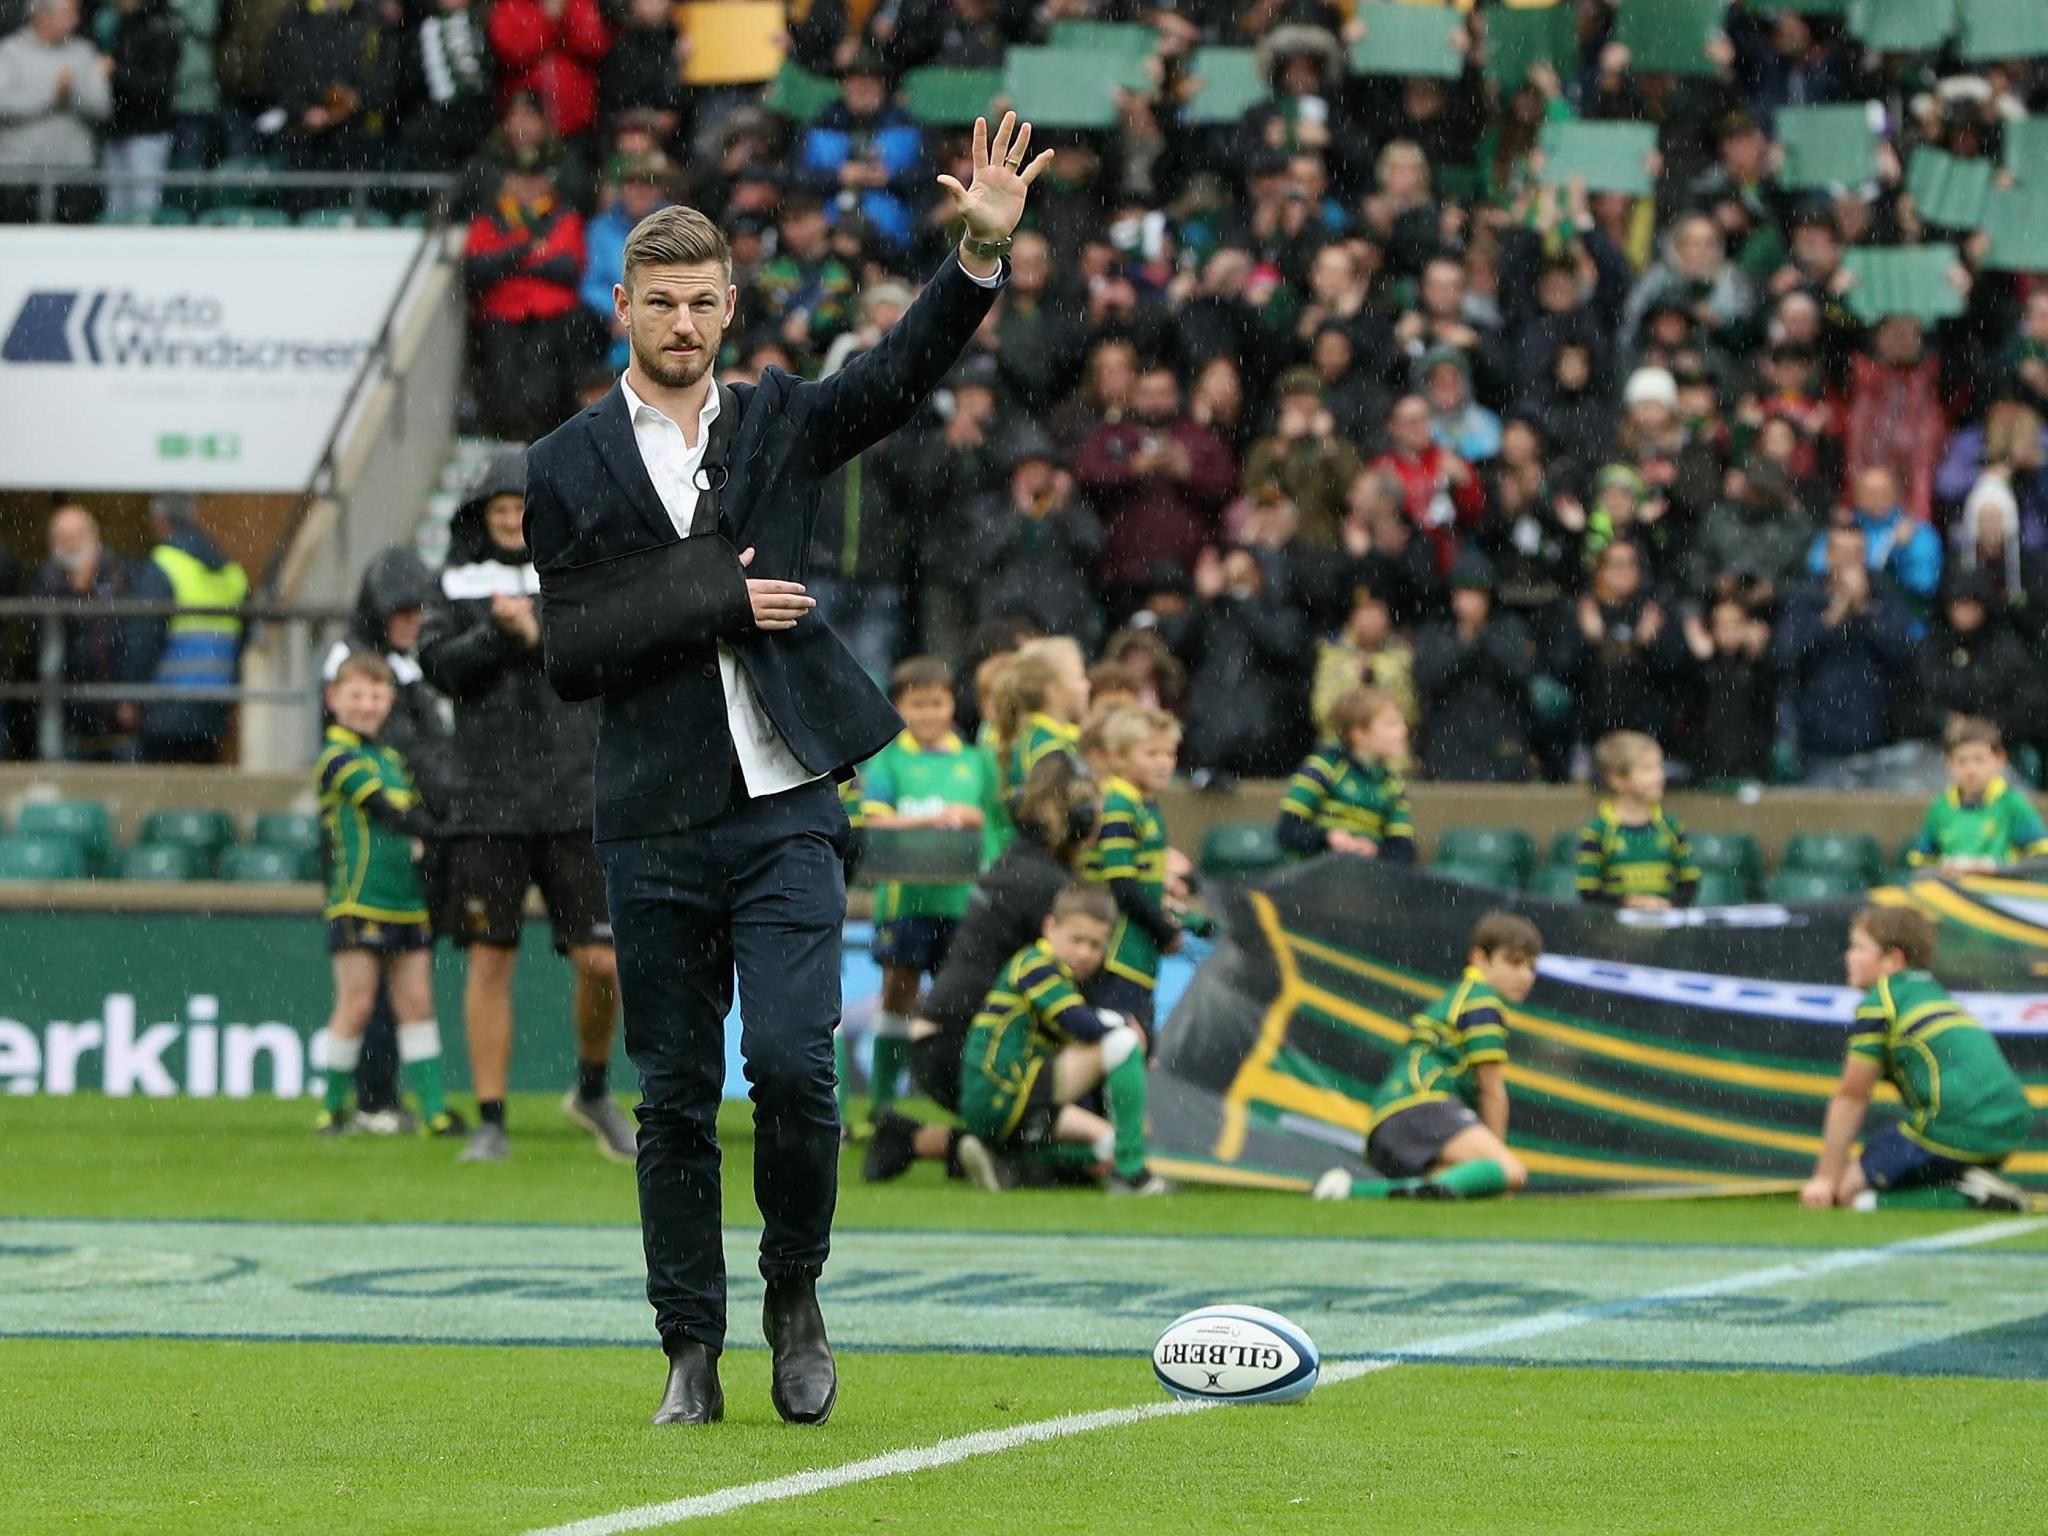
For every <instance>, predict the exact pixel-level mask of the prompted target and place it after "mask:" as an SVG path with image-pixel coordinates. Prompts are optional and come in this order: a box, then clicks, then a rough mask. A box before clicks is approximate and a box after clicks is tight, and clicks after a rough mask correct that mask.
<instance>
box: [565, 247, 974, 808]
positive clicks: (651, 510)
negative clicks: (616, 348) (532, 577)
mask: <svg viewBox="0 0 2048 1536" xmlns="http://www.w3.org/2000/svg"><path fill="white" fill-rule="evenodd" d="M1004 278H1005V280H1007V278H1008V270H1007V267H1006V268H1005V271H1004ZM999 291H1000V290H999V289H996V288H984V287H982V286H981V285H980V284H978V283H976V282H975V281H974V280H973V279H972V278H971V277H969V276H968V275H967V273H966V272H965V271H964V270H962V268H961V267H960V264H959V261H958V260H957V258H955V257H952V256H948V257H947V258H946V261H945V264H944V265H943V266H941V267H940V268H939V271H938V273H937V275H936V276H935V277H933V279H932V280H931V282H930V283H928V284H927V285H926V287H925V289H924V292H923V293H921V294H920V295H919V296H918V299H917V302H916V303H914V304H912V305H911V306H910V308H909V310H908V311H906V312H905V314H904V316H903V318H902V319H901V320H899V321H898V322H897V323H896V326H895V328H894V329H893V330H891V331H890V332H889V334H888V335H887V336H885V337H884V338H883V339H882V341H881V343H880V344H879V345H877V346H876V347H874V348H873V349H872V350H871V351H869V352H867V353H865V354H863V355H862V356H860V357H859V358H856V359H855V360H854V361H853V362H852V363H850V364H848V365H847V367H846V368H844V369H843V370H842V371H840V372H839V373H836V374H834V375H832V376H831V377H830V378H827V379H822V380H819V381H818V382H816V383H809V382H806V381H804V380H801V379H796V378H792V377H790V375H788V374H786V373H784V372H782V371H781V370H780V369H776V368H770V369H768V370H767V371H766V372H765V373H764V374H763V375H762V376H761V382H760V384H759V385H758V386H752V385H747V384H738V385H734V386H732V387H731V395H730V397H729V400H730V401H731V403H732V404H733V405H735V406H736V407H737V411H738V416H739V420H738V422H737V423H736V425H735V426H734V428H733V431H732V438H731V443H730V450H729V458H728V464H729V466H730V473H731V478H730V480H729V481H728V482H727V483H726V485H725V487H724V489H723V491H722V492H721V493H720V501H719V525H718V526H719V532H718V537H720V538H722V539H723V540H724V541H725V545H726V555H727V558H728V560H730V562H731V567H730V569H729V570H728V572H727V579H726V580H725V582H724V583H723V584H722V585H719V587H718V590H707V591H706V592H705V593H704V594H703V596H702V611H701V614H699V615H697V617H698V618H699V619H700V621H701V622H698V623H696V624H694V625H692V624H690V623H688V622H683V623H678V622H677V616H676V615H674V614H672V613H663V614H660V615H659V616H656V615H655V614H654V613H652V612H651V611H649V609H648V608H647V606H646V605H645V603H644V600H643V601H642V603H641V604H640V607H639V610H638V611H633V610H632V606H631V605H623V606H624V607H625V611H622V612H621V613H620V614H619V616H618V622H617V624H615V625H611V626H609V627H608V629H607V632H606V635H605V640H606V642H607V644H606V646H605V648H604V649H605V654H603V655H602V656H599V657H597V658H595V659H593V658H592V656H591V655H590V654H589V648H588V645H587V644H583V643H581V642H579V650H580V652H581V653H580V654H577V655H573V656H572V655H569V654H566V653H565V652H564V648H563V646H562V644H561V643H560V637H559V636H557V637H554V643H552V644H551V643H550V641H551V637H550V632H549V621H548V585H549V578H550V576H556V577H560V576H561V575H562V574H563V573H566V572H569V571H571V570H580V568H582V567H585V566H589V565H591V564H593V563H595V562H600V561H613V560H618V561H620V562H621V566H622V567H623V566H624V564H625V563H626V562H625V561H624V560H623V559H622V557H628V556H632V555H635V554H637V553H640V552H642V551H647V550H652V549H654V548H656V547H657V546H660V545H663V544H672V543H674V542H676V532H675V527H674V525H673V524H672V523H671V522H670V521H669V516H668V513H667V511H666V510H664V509H663V507H662V504H661V498H660V497H659V496H658V495H657V494H656V493H655V489H654V485H653V482H652V481H651V480H649V479H648V476H647V471H646V468H645V466H644V465H643V464H642V463H641V460H640V451H639V448H638V447H637V445H636V444H635V442H634V439H633V425H632V421H631V419H630V418H629V416H628V414H627V409H626V401H625V395H624V394H623V393H622V392H621V391H620V390H619V389H618V387H617V386H614V387H613V388H612V390H611V392H610V393H609V394H607V395H606V396H605V397H604V399H602V400H600V401H599V402H598V403H597V404H596V405H594V406H592V407H591V408H590V409H588V410H586V411H583V412H581V413H579V414H578V415H576V416H573V417H571V418H570V419H569V420H568V421H567V422H565V423H563V424H562V425H561V426H560V427H558V428H556V429H555V431H553V432H551V433H549V434H548V435H547V436H546V437H544V438H542V439H541V440H540V441H539V442H537V443H535V444H534V445H533V447H532V448H531V449H529V450H528V455H527V484H526V543H527V547H528V549H530V550H531V551H532V553H533V561H534V567H535V569H536V570H537V571H538V573H539V575H540V587H541V597H540V624H541V636H542V648H543V652H544V654H545V656H546V661H547V668H548V677H549V680H550V681H551V682H553V683H554V685H555V687H556V690H557V691H558V692H560V693H561V694H562V696H563V697H564V698H579V697H589V696H592V695H593V694H594V695H595V696H597V697H599V698H601V699H602V700H603V704H602V708H601V712H600V716H599V728H598V747H597V806H596V826H595V835H596V839H597V841H599V842H606V841H611V840H616V839H623V838H633V837H645V836H649V835H651V834H654V833H658V832H672V831H677V830H680V829H682V828H685V827H690V826H694V825H697V824H699V823H702V822H705V821H708V820H710V819H711V818H712V817H715V816H717V815H718V814H719V813H720V812H721V811H723V810H724V809H725V807H726V805H727V803H728V801H729V800H730V798H731V788H732V774H733V752H732V744H731V736H730V733H729V731H728V729H727V726H726V718H725V692H724V689H723V688H722V687H721V685H720V683H719V679H718V654H717V646H716V641H718V640H723V641H724V642H725V643H726V644H728V645H730V646H731V647H732V648H733V651H734V653H735V654H736V655H737V656H738V658H739V662H740V665H741V666H742V667H744V668H745V669H746V673H747V676H748V678H749V679H750V680H751V681H752V683H753V685H754V691H755V692H756V693H757V694H758V695H759V696H760V700H761V703H762V706H763V707H764V708H765V709H766V710H767V712H768V716H769V718H770V719H771V720H773V721H774V722H775V725H776V728H777V729H778V730H780V731H781V732H782V735H783V739H784V740H786V741H787V742H788V743H789V746H790V750H791V751H793V752H794V753H795V754H796V757H797V760H798V761H799V762H801V763H802V764H803V765H804V766H805V767H806V768H808V769H810V770H811V771H812V772H814V773H820V774H825V773H835V772H838V771H839V770H841V769H845V768H847V767H850V766H851V765H852V764H854V763H857V762H859V761H861V760H862V759H863V758H866V757H869V756H872V755H873V754H874V753H876V752H878V751H880V750H881V749H882V747H884V746H885V745H887V744H888V742H889V741H890V740H891V739H892V738H893V737H894V736H895V735H896V733H897V732H898V731H900V730H901V729H902V722H901V721H900V720H899V719H898V718H897V715H896V711H895V710H894V709H892V708H891V707H890V705H889V701H888V700H887V699H886V698H884V697H883V696H882V694H881V692H880V691H879V690H878V689H877V688H876V687H875V685H874V683H873V682H872V681H871V680H870V679H869V678H868V675H867V674H866V672H864V671H863V670H862V669H861V667H860V664H859V663H858V662H856V661H855V660H854V659H853V657H852V655H851V654H850V653H849V652H848V651H847V649H846V648H845V646H843V645H842V644H840V641H839V637H838V636H837V635H835V634H833V633H832V631H831V629H830V628H829V627H828V626H827V625H826V623H825V621H824V619H823V618H821V617H820V616H819V615H818V613H817V612H816V611H815V610H813V611H812V612H811V613H809V614H807V615H806V616H805V617H804V618H803V619H802V620H801V621H800V622H799V623H798V624H797V626H796V627H795V628H794V629H789V630H781V631H776V632H772V633H763V632H761V631H758V630H756V629H754V628H753V627H752V625H751V622H750V619H751V611H750V610H748V609H747V608H746V607H745V606H744V604H743V603H742V604H739V605H737V606H736V605H735V604H734V602H733V600H732V595H733V592H732V586H731V572H732V571H736V569H737V556H736V554H734V553H733V552H735V551H738V550H742V549H745V548H747V547H749V546H752V547H753V549H754V551H755V555H754V563H753V565H752V566H751V567H749V568H748V570H747V572H746V575H748V576H752V577H763V578H770V579H776V580H783V581H803V580H804V579H805V576H806V573H807V569H808V565H807V559H806V553H807V550H808V548H809V546H810V543H811V524H812V521H813V520H814V519H815V518H816V516H817V513H818V503H819V493H820V490H821V488H822V486H823V484H824V481H825V479H826V477H827V476H828V475H830V474H831V473H832V471H833V470H834V469H836V468H838V466H839V465H841V464H843V463H844V462H845V461H846V460H848V459H850V458H852V457H853V455H855V454H856V453H858V452H860V451H861V450H862V449H863V448H866V447H868V446H869V445H870V444H872V443H875V442H877V441H879V440H880V439H882V438H884V437H886V436H888V435H889V434H890V433H891V432H893V431H895V430H896V429H897V428H898V427H900V426H902V425H903V424H904V423H905V422H906V421H908V420H909V419H910V416H911V413H912V412H913V411H914V410H915V409H916V407H917V405H918V402H919V401H921V400H922V399H924V397H925V396H926V395H928V394H929V393H930V392H931V391H932V390H933V389H934V388H936V387H937V385H938V383H939V381H940V380H941V379H942V378H943V377H944V376H945V374H946V371H947V369H948V368H950V367H951V366H952V364H953V362H954V360H955V358H957V357H958V356H959V354H960V350H961V348H963V347H964V346H965V345H966V344H967V341H968V338H969V337H971V336H972V335H973V334H974V331H975V328H976V327H977V326H979V325H980V324H981V322H982V319H983V317H984V316H986V315H987V313H988V311H989V308H990V307H991V306H992V305H993V304H994V302H995V298H996V294H997V293H998V292H999ZM697 537H698V538H705V537H709V535H698V536H697ZM623 575H624V573H623V570H622V577H623ZM631 585H632V583H630V582H629V581H627V580H623V579H622V582H621V591H622V592H624V591H626V590H627V589H628V587H629V586H631ZM694 600H695V599H685V601H694ZM657 634H658V635H659V636H660V637H661V638H660V639H659V640H658V641H657V640H654V639H650V636H655V635H657ZM584 639H586V640H587V633H586V635H585V637H584ZM656 645H658V646H659V654H658V655H655V654H651V648H652V647H655V646H656ZM650 663H654V664H650Z"/></svg>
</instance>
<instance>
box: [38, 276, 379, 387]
mask: <svg viewBox="0 0 2048 1536" xmlns="http://www.w3.org/2000/svg"><path fill="white" fill-rule="evenodd" d="M369 350H370V348H369V343H368V342H362V341H343V340H339V339H330V338H321V337H309V336H262V335H249V334H243V333H238V332H236V331H233V330H231V329H230V328H229V327H228V324H227V319H226V316H225V314H224V313H223V311H222V306H221V303H220V301H219V300H218V299H213V298H208V297H205V296H203V295H195V294H185V293H176V294H167V295H163V296H158V297H151V296H147V295H144V294H140V293H137V292H136V291H135V290H134V289H132V288H96V289H95V288H86V289H71V290H61V289H45V290H42V291H40V292H35V293H31V294H29V295H28V296H27V297H26V298H25V299H23V300H22V303H21V310H20V312H19V313H17V314H16V315H15V317H14V323H13V324H12V325H11V326H9V327H8V331H7V339H6V340H5V341H4V342H0V362H8V363H48V364H55V365H58V366H66V365H68V366H73V367H87V368H91V367H100V368H205V369H213V370H220V371H233V372H265V371H282V370H287V369H289V370H292V371H295V372H354V371H355V370H356V369H358V368H360V367H361V366H362V364H363V359H364V358H365V357H366V356H367V355H368V353H369Z"/></svg>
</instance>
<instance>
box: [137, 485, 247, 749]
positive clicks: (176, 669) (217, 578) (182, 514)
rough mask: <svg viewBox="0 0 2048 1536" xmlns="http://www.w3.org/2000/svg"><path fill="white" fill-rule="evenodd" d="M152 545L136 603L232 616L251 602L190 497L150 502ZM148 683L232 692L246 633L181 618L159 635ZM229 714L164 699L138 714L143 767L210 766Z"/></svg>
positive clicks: (224, 622) (228, 709)
mask: <svg viewBox="0 0 2048 1536" xmlns="http://www.w3.org/2000/svg"><path fill="white" fill-rule="evenodd" d="M149 518H150V522H151V524H152V525H153V526H154V528H155V530H156V537H157V544H156V547H155V548H154V549H152V550H151V551H150V552H149V568H148V570H147V571H146V572H145V573H144V576H143V580H142V583H141V586H140V589H139V591H138V593H137V595H138V596H141V597H149V598H156V599H159V600H168V601H171V602H174V603H176V604H177V605H178V607H179V608H181V609H207V608H236V607H240V606H241V605H242V604H243V603H244V602H246V601H247V600H248V597H249V578H248V576H247V575H246V574H245V573H244V572H243V570H242V568H241V566H239V565H237V564H236V563H235V562H234V561H232V560H230V559H229V558H228V557H227V556H226V555H225V554H223V553H221V549H220V546H219V545H218V544H216V543H214V542H213V540H212V538H210V537H209V536H208V535H207V533H206V530H205V529H203V528H201V527H200V526H199V508H198V506H197V505H196V504H195V503H194V502H193V500H192V498H191V497H190V496H187V495H184V494H182V493H178V492H170V493H166V494H164V495H160V496H154V497H152V498H150V503H149ZM158 632H159V633H160V634H161V635H162V636H163V645H162V647H161V648H160V649H159V650H158V652H157V657H156V667H155V669H154V670H153V671H152V672H151V674H150V681H151V682H153V683H155V684H157V685H158V686H159V687H164V688H193V689H198V688H232V687H233V686H234V685H235V683H236V682H237V681H238V680H239V678H240V676H241V670H242V640H243V636H244V634H245V632H246V631H245V627H244V625H243V623H242V621H241V619H240V618H238V617H236V616H235V615H233V614H222V613H199V612H194V613H179V614H177V615H176V616H175V617H173V618H172V619H171V620H170V621H169V622H168V623H167V624H166V625H164V626H163V627H162V628H161V629H160V630H159V631H158ZM233 714H234V706H233V705H232V704H229V703H227V702H225V701H223V700H219V699H210V698H208V699H199V698H195V699H191V700H185V699H167V700H161V701H155V702H151V703H149V704H146V705H144V706H143V709H142V734H141V740H140V743H139V745H140V748H141V756H142V760H143V761H144V762H148V763H214V762H218V761H220V755H221V749H222V747H223V746H225V745H226V743H227V738H228V729H229V724H230V721H231V720H232V718H233Z"/></svg>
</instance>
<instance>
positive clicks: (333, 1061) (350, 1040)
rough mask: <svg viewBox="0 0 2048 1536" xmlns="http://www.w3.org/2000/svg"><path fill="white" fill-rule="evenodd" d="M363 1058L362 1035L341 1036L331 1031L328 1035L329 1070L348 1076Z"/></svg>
mask: <svg viewBox="0 0 2048 1536" xmlns="http://www.w3.org/2000/svg"><path fill="white" fill-rule="evenodd" d="M362 1059H363V1037H362V1036H361V1035H349V1036H346V1037H344V1036H341V1035H337V1034H333V1033H330V1034H329V1035H328V1036H327V1070H328V1071H330V1072H334V1073H338V1074H340V1075H341V1076H343V1077H346V1076H348V1075H349V1074H350V1073H352V1072H354V1071H355V1069H356V1063H357V1062H359V1061H361V1060H362Z"/></svg>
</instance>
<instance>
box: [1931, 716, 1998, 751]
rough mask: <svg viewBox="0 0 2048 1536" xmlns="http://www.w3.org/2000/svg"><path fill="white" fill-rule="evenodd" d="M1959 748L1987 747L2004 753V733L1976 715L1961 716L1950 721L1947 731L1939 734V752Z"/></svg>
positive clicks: (1994, 724)
mask: <svg viewBox="0 0 2048 1536" xmlns="http://www.w3.org/2000/svg"><path fill="white" fill-rule="evenodd" d="M1959 747H1989V748H1990V749H1991V750H1992V751H1994V752H1998V753H2003V752H2004V751H2005V732H2003V731H2001V730H2000V729H1999V728H1998V726H1997V724H1996V723H1995V722H1993V721H1990V720H1985V719H1982V718H1981V717H1979V716H1977V715H1962V716H1959V717H1958V718H1956V719H1954V720H1951V721H1950V722H1949V725H1948V729H1947V730H1946V731H1943V732H1942V734H1941V750H1942V751H1943V752H1944V753H1947V752H1953V751H1955V750H1956V749H1957V748H1959Z"/></svg>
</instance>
